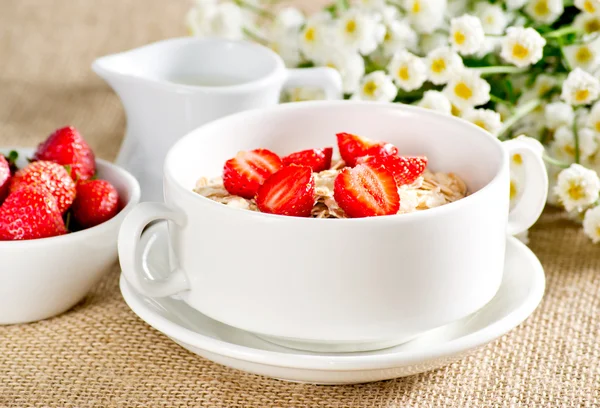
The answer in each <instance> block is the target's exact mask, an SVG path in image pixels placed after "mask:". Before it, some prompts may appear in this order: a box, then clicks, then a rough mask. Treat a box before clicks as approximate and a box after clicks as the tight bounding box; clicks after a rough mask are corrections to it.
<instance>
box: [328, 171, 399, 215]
mask: <svg viewBox="0 0 600 408" xmlns="http://www.w3.org/2000/svg"><path fill="white" fill-rule="evenodd" d="M333 196H334V198H335V201H337V203H338V205H339V206H340V207H341V208H342V209H343V210H344V211H345V212H346V214H347V215H348V216H349V217H352V218H360V217H372V216H376V215H391V214H396V213H397V212H398V210H399V209H400V196H399V195H398V187H397V186H396V181H395V180H394V176H393V175H392V173H390V172H389V171H387V170H386V169H384V168H383V167H370V166H367V165H365V164H358V165H356V166H355V167H353V168H348V167H347V168H345V169H344V170H342V171H341V172H340V174H338V176H337V177H336V179H335V183H334V186H333Z"/></svg>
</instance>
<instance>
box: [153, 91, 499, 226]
mask: <svg viewBox="0 0 600 408" xmlns="http://www.w3.org/2000/svg"><path fill="white" fill-rule="evenodd" d="M327 106H348V107H349V106H359V107H361V106H362V107H366V108H368V109H374V110H378V109H385V108H387V109H390V108H392V109H398V110H405V111H408V112H411V113H416V114H418V115H422V116H423V115H424V116H426V117H427V116H430V117H434V118H437V119H441V120H442V121H446V122H450V123H453V124H455V125H456V124H458V125H460V126H463V127H465V128H466V129H469V130H470V131H474V132H476V133H479V134H480V135H481V137H482V138H485V139H486V140H487V142H488V143H490V144H493V145H494V147H495V148H496V149H497V151H498V152H499V154H500V156H501V157H500V163H499V166H498V171H497V172H496V174H495V175H494V176H493V178H492V179H491V180H490V181H488V182H487V183H486V184H485V185H484V186H483V187H481V188H480V189H478V190H477V191H475V192H473V193H471V194H469V195H468V196H466V197H464V198H461V199H460V200H457V201H454V202H451V203H448V204H445V205H442V206H439V207H434V208H429V209H427V210H425V211H414V212H410V213H405V214H392V215H384V216H377V217H364V218H340V219H336V222H335V223H333V224H339V223H343V224H347V223H354V224H360V223H372V222H386V223H390V222H392V223H402V222H412V221H415V220H419V219H420V218H421V217H434V216H437V215H440V216H442V215H444V214H447V213H454V212H457V211H460V210H461V208H463V207H465V206H469V205H471V203H473V204H474V205H476V204H477V202H478V201H479V200H480V199H482V197H483V196H485V195H486V194H487V193H488V192H489V191H490V190H492V189H493V188H495V186H496V185H498V184H499V183H500V181H501V178H502V175H503V170H504V169H505V168H506V167H507V166H508V160H509V158H508V153H507V151H506V149H505V148H504V146H503V145H502V142H501V141H499V140H498V139H497V138H496V137H494V136H493V135H491V134H490V133H488V132H486V131H485V130H483V129H481V128H480V127H479V126H477V125H475V124H472V123H470V122H468V121H466V120H464V119H461V118H457V117H454V116H450V115H447V114H444V113H441V112H437V111H433V110H431V109H426V108H422V107H419V106H413V105H405V104H400V103H390V102H373V101H350V100H326V101H303V102H294V103H287V104H278V105H274V106H270V107H267V108H257V109H251V110H247V111H243V112H238V113H234V114H232V115H228V116H225V117H222V118H220V119H216V120H214V121H211V122H209V123H206V124H204V125H201V126H199V127H197V128H195V129H193V130H192V131H190V132H188V133H187V134H186V135H185V136H183V137H182V138H181V139H179V140H178V141H177V142H176V143H175V144H174V145H173V146H172V147H171V148H170V149H169V151H168V153H167V155H166V157H165V161H164V167H163V177H164V181H165V185H164V187H165V193H166V191H167V190H168V189H167V185H169V184H170V185H172V186H174V188H175V189H176V190H178V191H180V192H181V194H183V196H184V197H190V199H191V200H196V202H197V203H198V204H201V205H208V206H213V207H212V208H214V209H215V211H227V212H228V213H229V214H232V213H231V211H238V212H239V211H242V212H243V213H244V214H246V215H245V216H246V217H248V218H252V219H255V220H257V221H260V220H264V221H266V222H277V221H279V222H288V223H294V222H302V223H304V222H311V223H323V222H327V223H329V224H331V220H329V219H328V218H313V217H289V216H281V215H277V214H268V213H263V212H258V211H248V210H246V209H241V208H233V207H230V206H226V205H223V204H221V203H218V202H216V201H213V200H211V199H209V198H206V197H204V196H202V195H200V194H198V193H196V192H194V191H193V189H187V188H186V187H185V186H184V185H182V183H180V182H179V181H178V180H177V178H176V177H175V176H174V175H173V171H172V170H171V168H170V167H169V163H171V162H172V161H173V160H174V159H173V156H174V155H175V151H176V150H178V146H180V145H181V144H184V143H186V142H187V141H188V140H190V139H193V138H203V137H207V136H205V135H203V133H205V132H206V131H210V130H211V129H212V128H215V127H219V126H222V124H224V123H227V122H230V121H244V120H247V119H249V118H252V117H255V116H260V115H265V114H273V112H285V111H288V110H292V111H299V110H311V109H312V110H318V109H319V108H322V107H327ZM199 177H200V176H199ZM167 181H168V182H167ZM165 198H167V197H166V195H165ZM328 220H329V221H328Z"/></svg>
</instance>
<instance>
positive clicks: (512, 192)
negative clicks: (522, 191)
mask: <svg viewBox="0 0 600 408" xmlns="http://www.w3.org/2000/svg"><path fill="white" fill-rule="evenodd" d="M517 192H518V190H517V185H516V184H515V182H514V181H512V180H511V181H510V199H511V200H514V199H515V198H516V197H517Z"/></svg>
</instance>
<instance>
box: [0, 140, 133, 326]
mask: <svg viewBox="0 0 600 408" xmlns="http://www.w3.org/2000/svg"><path fill="white" fill-rule="evenodd" d="M10 150H17V151H18V152H19V158H20V162H19V163H18V164H19V166H20V167H21V166H24V165H25V164H26V161H25V158H26V157H31V156H32V154H33V150H32V149H18V148H17V149H15V148H6V149H4V148H0V152H4V153H8V152H9V151H10ZM96 166H97V169H98V176H99V177H100V178H101V179H105V180H108V181H109V182H110V183H111V184H112V185H114V186H115V188H116V189H117V191H118V192H119V196H120V198H121V203H122V205H123V206H124V207H123V209H122V210H121V211H120V212H119V214H117V215H116V216H115V217H114V218H112V219H111V220H109V221H107V222H105V223H103V224H100V225H97V226H95V227H92V228H89V229H86V230H83V231H78V232H75V233H71V234H67V235H62V236H58V237H52V238H43V239H36V240H28V241H0V260H1V262H2V267H1V268H0V324H14V323H26V322H32V321H36V320H41V319H47V318H49V317H52V316H55V315H57V314H60V313H62V312H64V311H66V310H67V309H70V308H71V307H72V306H74V305H75V304H76V303H77V302H79V301H80V300H81V299H83V297H84V296H85V295H86V294H87V293H88V292H89V290H90V289H91V288H92V286H93V285H94V284H95V283H96V282H98V280H99V279H100V278H101V277H102V275H103V274H104V273H105V272H107V271H108V270H109V269H110V268H111V267H112V266H113V265H114V264H115V261H116V260H117V234H118V231H119V227H120V226H121V223H122V221H123V218H125V215H126V214H127V213H128V212H129V211H130V210H131V209H132V208H133V207H134V206H135V205H136V204H137V203H138V202H139V199H140V187H139V184H138V183H137V181H136V180H135V179H134V178H133V176H131V175H130V174H129V173H127V172H126V171H124V170H123V169H121V168H119V167H117V166H115V165H113V164H111V163H108V162H106V161H104V160H100V159H96Z"/></svg>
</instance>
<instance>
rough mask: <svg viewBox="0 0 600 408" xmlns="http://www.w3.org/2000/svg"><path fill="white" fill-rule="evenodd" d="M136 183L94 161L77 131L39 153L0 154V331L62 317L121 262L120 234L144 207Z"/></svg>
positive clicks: (57, 137) (60, 134) (57, 135)
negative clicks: (138, 206)
mask: <svg viewBox="0 0 600 408" xmlns="http://www.w3.org/2000/svg"><path fill="white" fill-rule="evenodd" d="M139 199H140V187H139V185H138V183H137V181H136V180H135V178H134V177H133V176H131V175H130V174H129V173H128V172H126V171H125V170H123V169H121V168H120V167H118V166H116V165H114V164H111V163H109V162H107V161H104V160H100V159H96V158H95V155H94V153H93V151H92V149H91V148H90V147H89V145H88V144H87V142H86V141H85V140H84V139H83V137H82V136H81V134H80V133H79V132H78V131H77V129H75V128H74V127H64V128H61V129H58V130H56V131H55V132H53V133H52V134H51V135H50V136H49V137H48V138H47V139H46V140H45V141H43V142H42V143H41V144H40V145H39V146H38V147H37V148H36V149H31V148H2V147H0V257H1V258H2V262H3V268H2V269H1V270H0V281H1V282H2V285H0V324H14V323H25V322H31V321H36V320H41V319H45V318H49V317H52V316H55V315H57V314H60V313H62V312H64V311H66V310H68V309H69V308H71V307H72V306H73V305H75V304H76V303H77V302H79V301H80V300H81V299H82V298H83V297H84V296H85V295H86V294H87V293H88V291H89V290H90V288H91V287H92V286H93V285H94V284H95V283H96V282H98V280H99V279H100V278H101V277H102V275H103V274H104V272H106V271H108V270H109V269H110V267H111V266H112V265H114V263H115V261H116V259H117V234H118V230H119V227H120V225H121V222H122V220H123V218H124V216H125V214H126V213H127V212H128V211H129V210H130V209H131V207H133V206H134V205H135V204H137V203H138V202H139Z"/></svg>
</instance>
